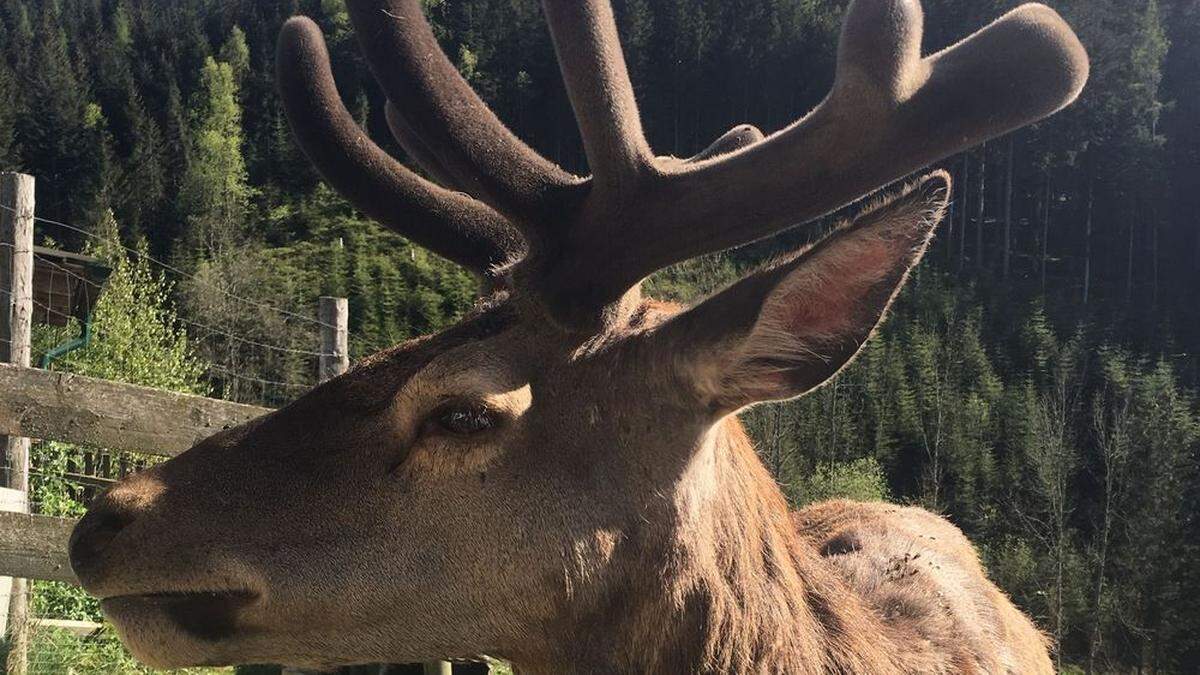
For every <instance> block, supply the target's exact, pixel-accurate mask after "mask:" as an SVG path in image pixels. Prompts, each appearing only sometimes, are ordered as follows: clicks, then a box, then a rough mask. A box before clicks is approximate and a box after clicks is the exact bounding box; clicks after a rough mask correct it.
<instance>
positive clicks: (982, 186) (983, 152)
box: [975, 143, 987, 272]
mask: <svg viewBox="0 0 1200 675" xmlns="http://www.w3.org/2000/svg"><path fill="white" fill-rule="evenodd" d="M986 207H987V144H986V143H985V144H984V145H983V147H982V148H980V152H979V204H978V211H977V213H978V214H979V218H978V220H977V221H976V222H975V269H976V270H977V271H979V272H982V271H983V217H984V214H985V212H986Z"/></svg>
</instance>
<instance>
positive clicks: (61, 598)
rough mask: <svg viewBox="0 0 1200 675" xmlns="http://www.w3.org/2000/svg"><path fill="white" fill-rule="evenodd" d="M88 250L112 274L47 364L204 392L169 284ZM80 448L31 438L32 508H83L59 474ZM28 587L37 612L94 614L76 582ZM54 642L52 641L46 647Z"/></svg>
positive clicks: (135, 460) (104, 249)
mask: <svg viewBox="0 0 1200 675" xmlns="http://www.w3.org/2000/svg"><path fill="white" fill-rule="evenodd" d="M116 230H117V226H116V224H115V222H114V221H113V220H112V217H111V214H110V215H109V216H108V218H107V219H106V220H105V221H104V222H103V224H102V226H101V228H100V231H101V232H104V233H105V234H106V235H107V236H108V237H109V239H108V240H107V241H108V242H112V241H113V238H115V237H116ZM94 253H96V254H97V255H99V256H101V257H102V258H103V259H105V260H107V261H108V263H109V265H110V266H111V267H112V274H111V276H110V277H109V279H108V282H107V283H106V285H105V287H104V292H103V294H102V295H101V296H100V300H99V302H97V304H96V307H95V309H94V311H93V314H92V321H93V326H94V327H93V330H92V339H91V341H90V343H89V344H88V345H87V346H86V347H85V348H83V349H79V350H77V351H73V352H70V353H69V354H67V355H66V356H65V357H64V358H62V359H60V360H58V361H55V362H54V364H53V367H54V368H62V369H65V370H68V371H70V372H74V373H78V374H81V375H87V376H90V377H98V378H102V379H108V380H115V381H119V382H129V383H131V384H139V385H143V386H149V387H156V388H160V389H169V390H172V391H179V392H185V393H194V394H203V393H206V391H207V388H206V386H205V385H204V384H203V383H202V379H201V378H202V375H203V373H204V368H203V366H202V364H201V362H200V361H199V360H198V359H197V358H196V356H195V354H194V353H193V350H192V347H191V345H190V343H189V342H188V339H187V335H186V333H185V332H184V331H183V330H182V328H180V326H179V323H178V318H177V316H176V314H175V310H174V309H173V307H172V304H171V301H170V294H171V286H170V284H169V283H168V282H166V281H165V280H164V279H163V278H162V277H161V276H159V275H158V274H156V273H155V272H154V271H153V270H152V269H151V268H150V265H149V263H148V262H147V260H146V258H145V257H144V256H133V257H128V256H127V255H126V252H125V251H124V249H121V248H119V247H116V246H114V245H112V244H111V243H102V244H101V245H99V246H97V247H96V248H95V250H94ZM77 330H78V326H74V325H72V326H69V327H68V328H67V329H66V330H53V329H51V330H44V329H43V330H39V335H38V339H37V344H38V346H39V348H40V349H41V350H42V351H44V350H45V349H46V348H48V347H50V346H51V345H53V344H58V343H60V342H61V341H62V340H63V339H64V338H65V337H67V336H70V335H74V334H76V331H77ZM85 451H92V450H89V449H85V448H80V447H78V446H74V445H70V444H67V443H60V442H56V441H42V442H38V443H35V444H34V445H33V447H32V449H31V463H32V466H33V469H34V470H33V472H32V475H31V479H30V491H31V497H32V502H33V504H34V506H35V508H36V510H37V512H39V513H42V514H45V515H52V516H62V517H79V516H81V515H83V512H84V510H85V509H84V504H83V503H82V501H81V495H80V493H79V490H78V488H77V486H76V484H75V483H74V482H73V481H71V480H69V479H68V478H67V474H69V473H78V472H79V470H78V468H77V467H78V466H79V465H80V464H81V454H82V453H83V452H85ZM111 456H113V457H114V458H115V460H116V462H117V463H118V464H121V463H124V464H125V465H127V466H137V465H139V463H141V462H144V460H143V459H142V458H140V457H138V456H135V455H131V454H128V453H115V454H112V455H111ZM33 589H34V592H33V607H34V614H35V615H37V616H42V617H53V618H69V619H82V620H98V619H99V617H100V612H99V606H98V605H97V603H96V601H95V600H94V599H93V598H91V597H89V596H87V595H86V594H85V593H83V592H82V591H81V590H80V589H78V588H75V587H72V586H67V585H65V584H60V583H55V582H43V581H38V582H35V583H34V585H33ZM60 646H61V645H58V643H53V644H51V645H50V646H49V647H48V648H52V649H59V647H60ZM105 653H106V652H105ZM64 658H66V657H65V656H64ZM71 658H74V657H71ZM89 658H90V657H89ZM62 672H65V671H62Z"/></svg>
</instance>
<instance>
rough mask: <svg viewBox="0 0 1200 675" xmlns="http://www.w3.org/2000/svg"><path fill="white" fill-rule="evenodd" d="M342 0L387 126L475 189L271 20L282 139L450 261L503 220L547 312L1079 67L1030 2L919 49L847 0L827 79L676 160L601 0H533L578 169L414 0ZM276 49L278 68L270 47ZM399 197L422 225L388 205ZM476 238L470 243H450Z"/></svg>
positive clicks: (908, 13) (868, 0) (818, 206)
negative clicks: (664, 148)
mask: <svg viewBox="0 0 1200 675" xmlns="http://www.w3.org/2000/svg"><path fill="white" fill-rule="evenodd" d="M347 5H348V7H349V9H350V15H351V18H352V20H353V21H354V24H355V27H356V31H357V34H358V36H359V39H360V42H361V43H362V45H363V48H364V51H365V52H366V54H367V58H368V60H369V61H370V63H371V66H372V69H373V71H374V72H375V75H376V77H377V78H378V79H379V80H380V82H381V83H382V85H383V87H384V89H385V91H386V92H387V94H388V97H389V98H390V100H391V103H392V104H394V105H390V106H389V109H388V119H389V123H390V124H391V127H392V129H393V131H394V133H395V134H396V136H397V138H398V139H399V140H400V142H401V144H402V145H403V146H404V147H405V148H406V150H408V152H409V154H410V155H412V156H413V157H414V159H416V161H417V162H418V163H419V164H421V166H422V167H423V168H424V169H425V171H426V172H427V173H428V174H429V175H430V176H431V177H433V179H434V180H437V181H439V182H440V183H442V184H443V185H445V186H446V187H449V188H451V189H458V190H464V191H466V192H468V193H470V194H471V195H473V196H474V197H476V198H477V199H479V200H480V201H479V202H477V201H474V200H472V199H469V198H467V197H466V196H464V195H461V194H455V193H451V192H448V191H446V190H443V189H441V188H438V187H436V186H434V185H433V184H432V183H429V182H427V181H424V180H423V179H420V178H417V177H416V176H415V175H413V174H411V173H408V172H406V170H403V169H402V167H399V165H398V164H395V162H394V161H392V160H390V158H387V157H386V155H384V154H383V153H382V151H380V150H379V149H378V148H376V147H375V146H374V145H373V144H371V143H370V141H369V140H367V139H366V137H365V135H363V134H362V132H361V130H358V129H357V127H354V126H353V122H352V120H350V117H349V114H348V113H346V112H345V109H344V107H342V106H341V104H340V102H339V101H338V100H337V95H336V92H335V91H334V89H333V84H332V79H331V77H330V75H329V70H328V56H327V54H326V53H325V49H324V46H323V44H321V43H320V36H319V34H318V33H316V30H315V28H314V27H311V24H308V23H289V28H287V29H285V31H284V39H283V44H282V46H281V60H280V63H281V78H282V79H283V80H284V90H285V101H286V102H287V105H288V111H289V115H290V116H291V117H292V119H293V124H294V126H295V127H296V129H297V133H298V135H299V136H300V137H301V143H302V144H303V145H304V147H305V148H306V150H308V152H309V153H310V155H312V156H313V159H314V161H315V162H316V163H317V165H318V166H319V167H322V170H323V172H324V173H325V174H326V175H327V176H328V177H329V178H330V180H331V182H333V183H334V184H335V186H337V187H339V189H342V190H343V191H344V192H346V193H347V194H348V196H349V197H350V198H351V199H352V200H353V201H355V202H356V203H357V204H359V205H360V206H361V207H362V208H363V209H364V210H365V211H367V212H368V213H370V214H371V215H374V216H375V217H379V218H382V219H384V220H385V221H388V222H391V223H392V224H393V226H396V227H397V229H403V228H406V229H409V230H411V231H412V232H413V238H414V239H416V240H417V241H418V242H419V243H422V244H423V245H427V246H430V248H433V249H434V250H438V251H439V252H443V254H444V255H447V256H448V257H452V258H453V259H456V260H460V261H466V262H467V263H468V266H472V264H473V265H478V264H479V263H480V262H482V261H483V260H485V259H486V260H488V261H492V262H494V261H495V260H496V259H497V258H498V257H500V258H502V257H504V255H505V254H508V252H510V251H511V250H512V248H513V245H512V243H511V242H512V239H511V237H512V231H513V229H514V228H515V229H519V230H520V231H521V232H522V233H523V234H524V235H525V238H526V240H527V241H528V244H529V248H530V252H529V255H528V256H527V259H526V260H525V261H524V263H522V265H521V267H520V269H521V271H522V274H521V276H520V279H521V280H522V281H523V282H525V283H527V284H528V285H529V288H528V290H531V291H533V292H535V293H537V294H538V295H539V296H540V297H541V298H542V300H543V301H544V303H545V304H546V305H547V307H548V309H549V310H550V312H551V314H552V315H553V316H555V317H556V318H557V319H558V320H560V321H561V322H563V323H564V324H567V325H578V324H580V323H583V324H586V323H588V322H591V321H593V320H594V318H595V316H596V315H597V313H598V312H600V311H601V310H603V309H604V308H605V307H606V306H609V305H611V304H612V303H614V302H617V301H618V300H619V299H620V298H622V297H624V296H625V295H626V293H627V292H628V291H629V290H630V289H632V288H634V287H636V286H637V285H638V284H639V282H640V281H641V280H642V279H643V278H645V277H646V276H647V275H649V274H650V273H652V272H654V271H655V270H658V269H661V268H663V267H666V266H668V265H671V264H673V263H676V262H680V261H683V260H687V259H689V258H692V257H696V256H698V255H702V254H705V253H711V252H714V251H719V250H723V249H726V248H730V247H733V246H737V245H740V244H744V243H747V242H750V241H754V240H757V239H761V238H763V237H767V236H770V235H772V234H775V233H777V232H779V231H781V230H784V229H787V228H789V227H792V226H795V225H799V224H801V223H803V222H806V221H808V220H811V219H813V218H816V217H818V216H821V215H823V214H826V213H829V212H831V211H833V210H835V209H837V208H840V207H841V206H844V205H846V204H848V203H850V202H852V201H854V200H855V199H858V198H860V197H862V196H863V195H865V194H867V193H869V192H871V191H873V190H875V189H877V188H879V187H882V186H884V185H886V184H888V183H890V182H892V181H894V180H896V179H898V178H901V177H903V176H905V175H907V174H908V173H910V172H912V171H914V170H916V169H919V168H920V167H922V166H925V165H927V164H930V163H932V162H936V161H938V160H940V159H943V158H945V157H948V156H950V155H952V154H954V153H956V152H959V151H961V150H963V149H966V148H969V147H971V146H973V145H976V144H978V143H980V142H983V141H986V140H987V139H989V138H993V137H995V136H999V135H1001V134H1004V133H1007V132H1009V131H1012V130H1014V129H1016V128H1019V127H1021V126H1024V125H1026V124H1029V123H1031V122H1034V121H1037V120H1039V119H1041V118H1043V117H1046V116H1047V115H1050V114H1052V113H1054V112H1056V111H1057V110H1059V109H1061V108H1063V107H1064V106H1066V105H1068V104H1069V103H1070V102H1071V101H1073V100H1074V99H1075V97H1076V96H1077V95H1078V94H1079V92H1080V90H1081V89H1082V87H1083V84H1084V82H1085V81H1086V79H1087V74H1088V62H1087V55H1086V52H1085V51H1084V49H1083V46H1082V45H1081V44H1080V43H1079V41H1078V39H1077V38H1076V37H1075V35H1074V33H1072V32H1071V29H1070V28H1069V27H1068V26H1067V25H1066V23H1064V22H1063V20H1062V19H1061V18H1060V17H1059V16H1058V15H1057V14H1056V13H1055V12H1054V11H1053V10H1050V9H1049V8H1047V7H1045V6H1042V5H1036V4H1030V5H1024V6H1022V7H1019V8H1017V9H1015V10H1013V11H1012V12H1010V13H1008V14H1007V15H1006V16H1004V17H1003V18H1001V19H999V20H998V21H996V22H995V23H993V24H992V25H990V26H988V27H987V28H984V29H983V30H981V31H979V32H978V33H976V34H974V35H972V36H971V37H969V38H967V39H965V40H963V41H962V42H960V43H958V44H957V45H954V46H953V47H950V48H948V49H946V50H944V51H942V52H940V53H938V54H935V55H933V56H930V57H927V58H922V57H921V52H920V46H921V33H922V24H923V16H922V12H921V5H920V2H919V0H854V2H852V4H851V5H850V7H849V9H848V10H847V13H846V18H845V22H844V27H843V31H842V39H841V44H840V48H839V54H838V66H837V75H836V79H835V82H834V86H833V90H832V91H831V92H830V94H829V96H828V97H827V98H826V99H825V100H824V101H823V102H822V103H821V104H820V105H819V106H817V108H816V109H815V110H813V111H812V112H811V113H810V114H809V115H807V116H806V117H804V118H803V119H801V120H800V121H798V122H796V123H795V124H793V125H791V126H790V127H787V128H786V129H783V130H782V131H780V132H778V133H776V134H774V135H772V136H770V137H768V138H765V139H764V138H763V137H762V134H761V133H759V132H758V130H757V129H754V128H753V127H748V126H744V127H735V128H734V129H733V130H732V131H730V132H729V133H727V134H726V135H725V136H723V137H722V138H721V139H718V141H717V142H716V143H714V144H713V146H711V147H710V148H709V149H708V150H705V151H704V152H702V153H700V154H699V155H697V156H696V157H693V158H691V159H689V160H686V161H685V160H678V159H675V158H655V157H654V155H653V153H652V152H651V151H650V148H649V146H648V145H647V143H646V140H645V136H644V134H643V131H642V125H641V121H640V119H639V116H638V110H637V104H636V101H635V99H634V95H633V88H632V86H631V85H630V82H629V75H628V72H627V69H626V66H625V60H624V57H623V56H622V54H621V49H620V45H619V42H618V39H617V29H616V24H615V21H614V19H613V14H612V9H611V7H610V6H609V3H608V2H607V1H606V0H543V6H544V9H545V14H546V17H547V20H548V22H549V24H550V29H551V34H552V36H553V39H554V45H555V49H556V51H557V53H558V58H559V62H560V65H561V68H562V72H563V77H564V79H565V81H566V85H567V92H568V94H569V96H570V99H571V103H572V107H573V108H574V110H575V115H576V118H577V120H578V123H579V128H580V131H581V133H582V136H583V141H584V148H585V150H586V153H587V158H588V162H589V164H590V166H591V168H592V171H593V174H594V175H593V177H592V178H591V179H579V178H576V177H574V176H571V175H570V174H568V173H566V172H564V171H563V170H562V169H560V168H558V167H557V166H555V165H554V164H552V163H551V162H549V161H547V160H546V159H544V158H542V157H541V156H539V155H537V154H536V153H535V152H534V151H533V150H531V149H530V148H529V147H528V146H526V145H525V144H523V143H522V142H521V141H520V140H518V139H517V138H516V137H515V136H514V135H513V134H512V133H511V132H510V131H509V130H508V129H506V128H505V127H504V125H503V124H502V123H501V122H500V121H499V120H498V119H497V118H496V117H495V115H494V114H492V113H491V111H489V110H488V109H487V107H486V106H485V105H484V103H483V102H482V101H481V100H480V99H479V97H478V96H477V95H476V94H475V93H474V92H473V91H472V90H471V88H470V86H469V85H468V84H467V83H466V82H465V81H464V80H463V79H462V77H461V76H460V75H459V74H458V72H457V70H456V69H455V68H454V66H453V65H452V64H451V63H450V61H449V60H448V59H447V58H446V56H445V55H444V54H443V53H442V51H441V49H440V48H439V47H438V45H437V41H436V40H435V38H434V36H433V32H432V31H431V30H430V28H429V25H428V23H427V22H426V21H425V19H424V17H423V15H422V12H421V6H420V5H421V3H420V1H419V0H348V2H347ZM292 59H294V60H296V62H297V63H299V64H300V67H299V68H296V69H295V71H294V72H293V71H292V70H289V69H288V68H287V67H286V66H285V65H284V64H287V63H288V62H289V60H292ZM339 152H340V153H342V154H340V155H339V154H337V153H339ZM376 191H378V194H376ZM480 202H484V203H486V206H485V204H484V203H480ZM414 204H415V205H417V206H414ZM414 209H415V210H416V213H417V214H418V215H420V216H421V217H423V218H424V220H422V221H421V223H422V224H419V225H418V224H415V223H414V224H409V223H398V222H397V215H398V214H400V213H408V214H410V215H411V214H412V213H413V211H414ZM500 214H503V216H504V218H502V217H501V216H500ZM505 218H507V223H506V222H505ZM434 225H437V226H439V227H442V228H444V229H445V233H444V235H443V237H442V238H439V237H438V235H437V233H436V232H434V231H433V226H434ZM422 228H424V229H422ZM447 240H455V241H447ZM464 242H470V245H467V244H466V243H464ZM480 243H486V244H487V245H488V247H489V248H490V251H489V252H488V253H487V254H483V255H481V254H479V253H474V254H471V253H469V252H468V251H467V250H466V249H474V248H476V245H477V244H480ZM497 251H502V252H503V254H497Z"/></svg>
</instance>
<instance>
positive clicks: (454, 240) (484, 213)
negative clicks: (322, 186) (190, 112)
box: [278, 17, 524, 278]
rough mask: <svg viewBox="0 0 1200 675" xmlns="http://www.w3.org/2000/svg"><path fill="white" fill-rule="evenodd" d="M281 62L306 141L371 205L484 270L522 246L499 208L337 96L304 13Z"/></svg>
mask: <svg viewBox="0 0 1200 675" xmlns="http://www.w3.org/2000/svg"><path fill="white" fill-rule="evenodd" d="M278 64H279V74H278V77H279V86H280V91H281V93H282V96H283V103H284V107H285V108H286V110H287V113H288V118H289V119H290V120H291V123H292V129H293V131H294V133H295V134H296V137H297V139H298V140H299V142H300V145H301V146H302V147H303V148H304V151H305V153H306V154H307V155H308V156H309V159H311V160H312V162H313V164H315V165H316V166H317V169H318V170H320V172H321V174H322V175H323V176H325V179H326V180H328V181H329V182H330V184H332V185H333V187H334V188H335V189H337V190H338V191H339V192H341V193H342V194H343V195H344V196H345V197H346V198H347V199H349V200H350V201H351V202H352V203H353V204H354V205H356V206H357V207H358V208H360V209H361V210H362V211H363V212H364V213H366V214H367V215H368V216H370V217H372V218H374V219H375V220H378V221H379V222H381V223H383V224H384V225H387V226H388V227H389V228H391V229H394V230H396V231H397V232H400V233H401V234H404V235H406V236H408V237H410V238H411V239H412V240H413V241H415V242H416V243H418V244H420V245H421V246H424V247H425V248H428V249H429V250H431V251H433V252H435V253H437V254H439V255H442V256H445V257H446V258H449V259H450V260H453V261H454V262H457V263H459V264H460V265H462V266H464V267H466V268H468V269H470V270H472V271H474V272H476V273H477V274H479V275H480V276H483V277H485V278H488V277H490V276H491V270H493V269H495V268H497V267H499V266H501V265H503V264H505V263H506V262H508V261H510V259H512V258H513V257H515V256H517V255H519V254H520V252H521V251H522V250H523V248H524V247H523V245H522V242H521V240H520V238H519V237H518V236H517V234H516V233H515V232H514V231H513V230H512V228H511V226H510V225H509V224H508V222H507V221H506V220H505V219H504V218H502V217H501V216H500V215H499V214H497V213H496V212H495V211H492V210H491V209H489V208H487V207H486V206H484V205H482V204H480V203H479V202H476V201H475V200H473V199H471V198H470V197H467V196H466V195H463V194H459V193H455V192H450V191H448V190H446V189H443V188H440V187H438V186H436V185H434V184H432V183H430V182H429V181H427V180H425V179H423V178H421V177H419V176H417V175H416V174H414V173H412V172H411V171H409V170H408V169H406V168H405V167H404V166H403V165H401V164H400V163H399V162H397V161H396V160H394V159H392V158H391V157H390V156H389V155H388V154H387V153H386V152H384V151H383V150H382V149H381V148H379V146H377V145H375V143H374V142H372V141H371V139H370V138H368V137H367V135H366V133H364V132H363V130H362V129H361V128H360V127H359V126H358V124H357V123H355V121H354V118H353V117H352V116H351V115H350V112H349V111H348V110H346V107H345V105H344V104H343V103H342V101H341V98H340V97H339V96H338V93H337V89H336V87H335V86H334V83H333V73H332V72H331V71H330V67H329V52H328V51H327V50H326V48H325V41H324V39H323V38H322V37H321V31H320V29H319V28H317V26H316V24H314V23H313V22H312V21H310V20H308V19H305V18H299V17H297V18H293V19H291V20H289V21H288V22H287V23H286V24H285V25H284V27H283V32H282V33H281V35H280V40H279V57H278Z"/></svg>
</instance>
